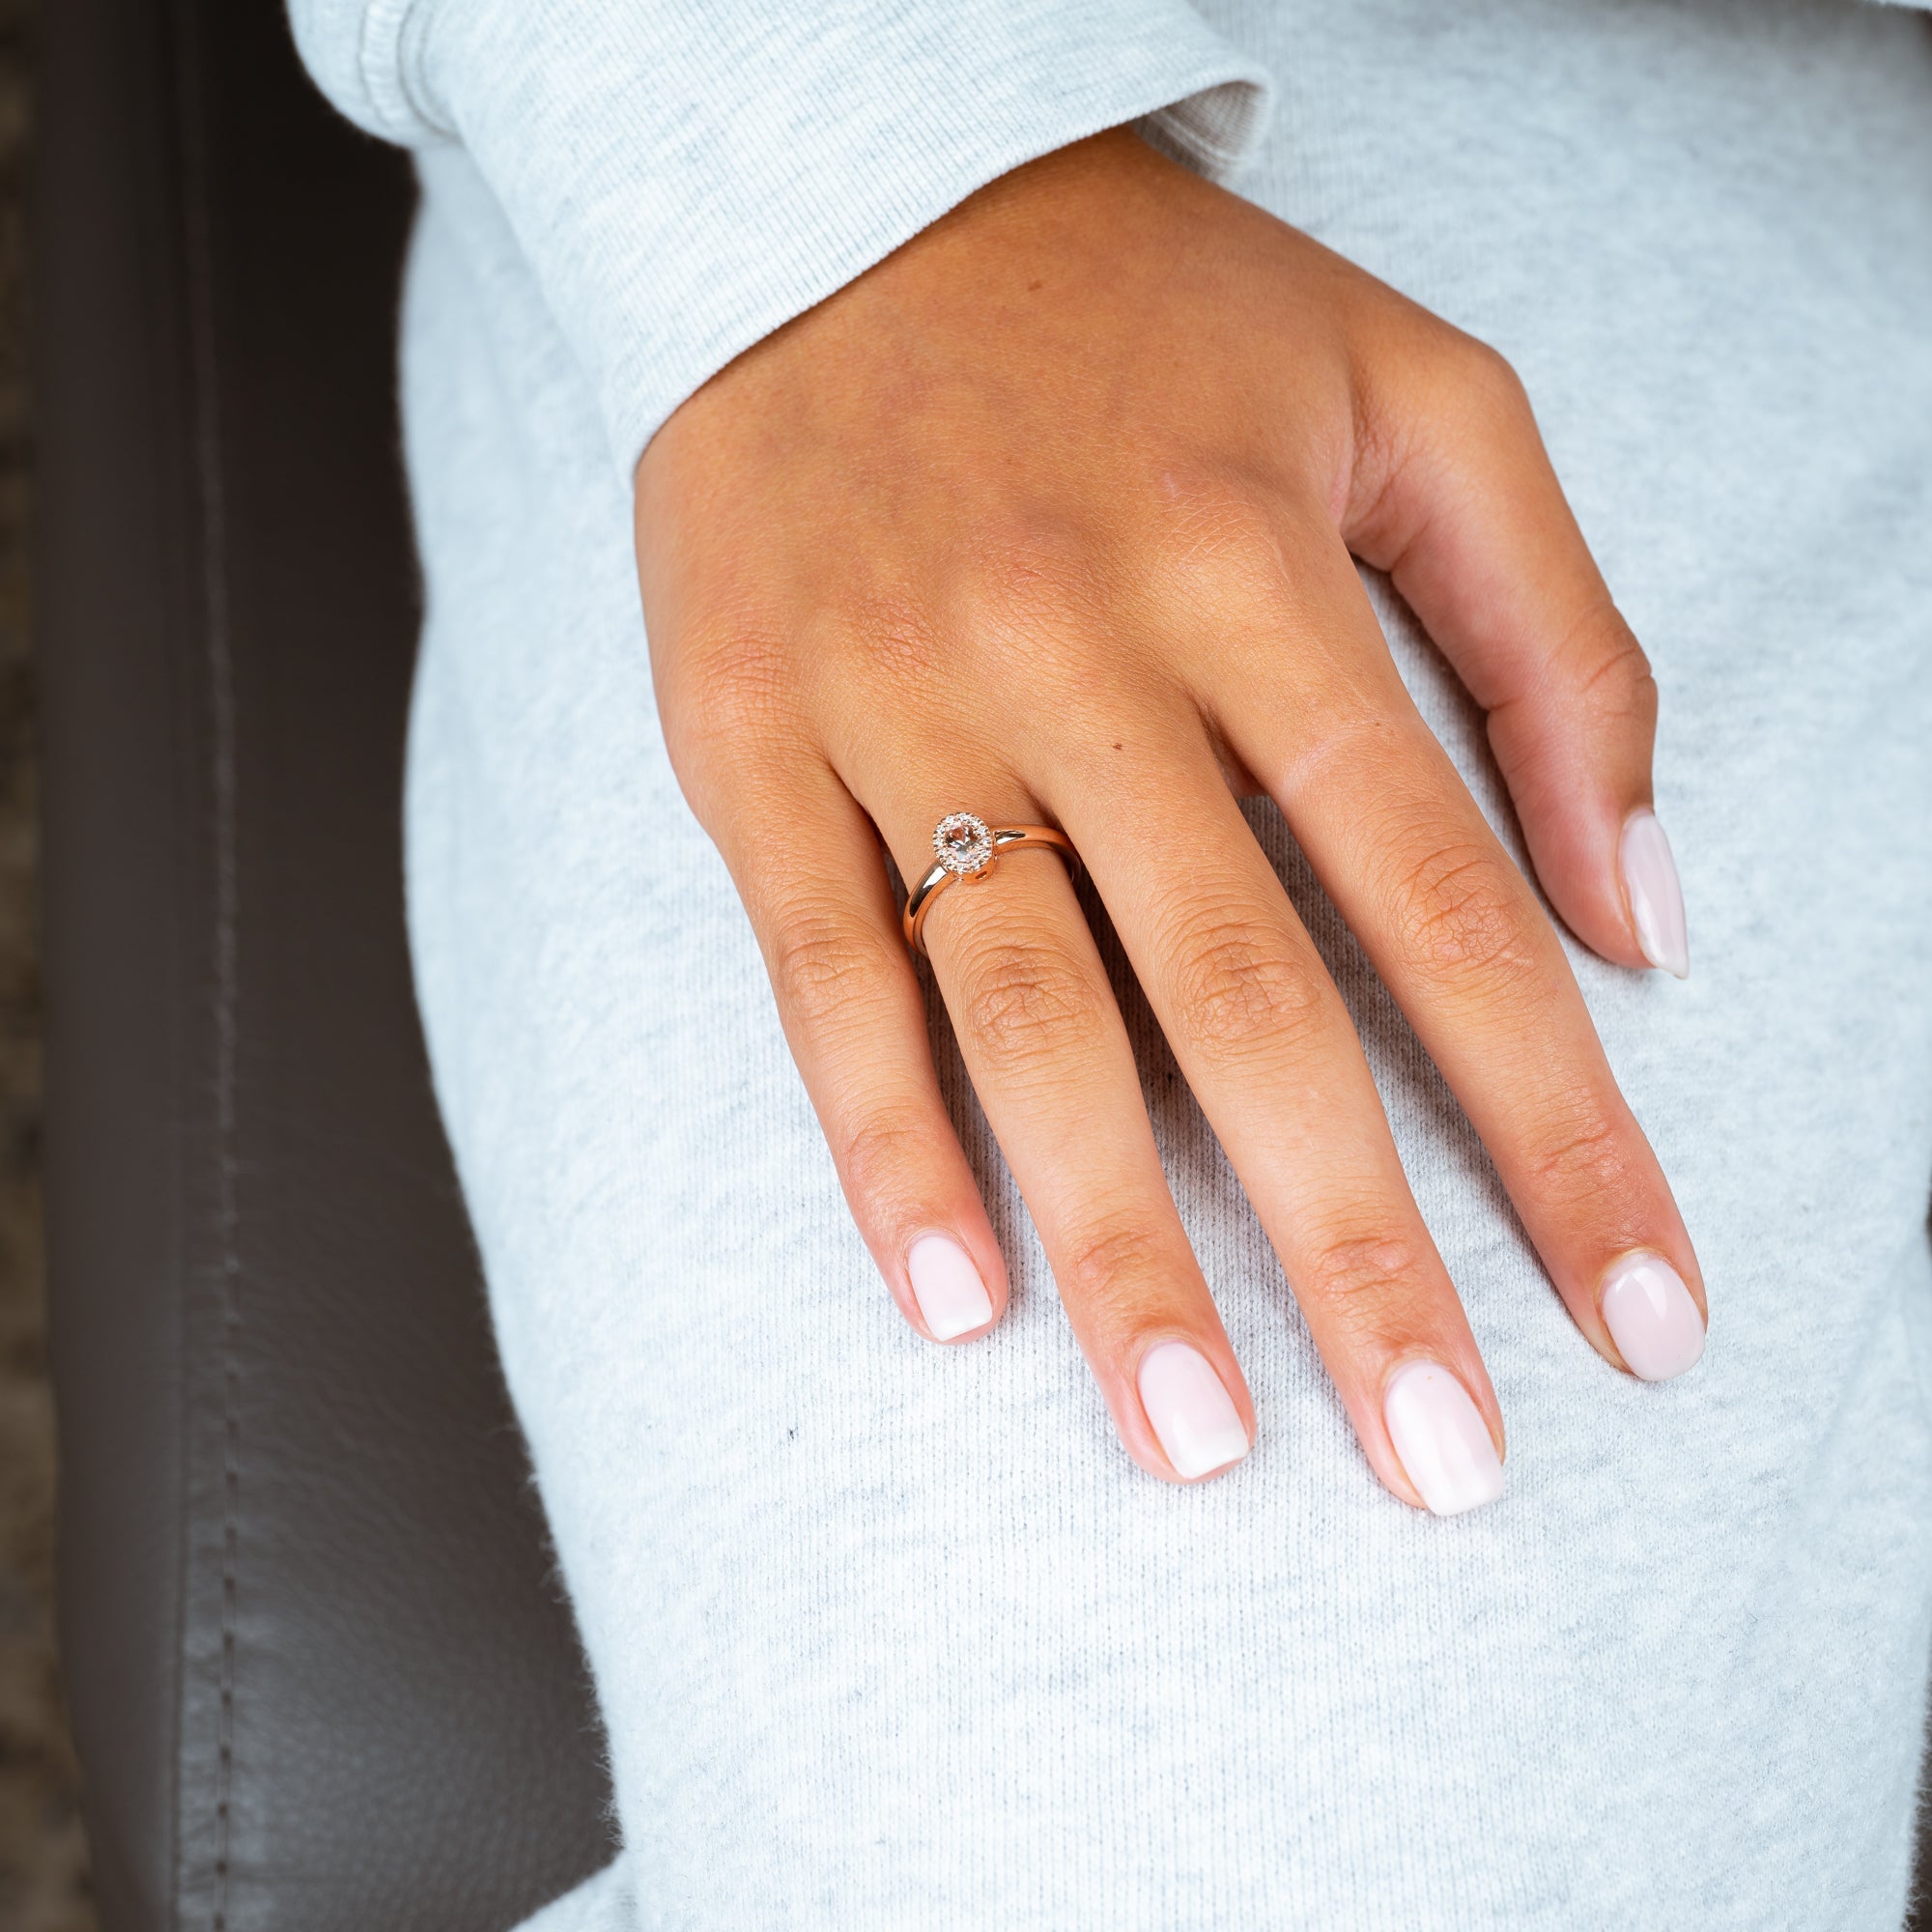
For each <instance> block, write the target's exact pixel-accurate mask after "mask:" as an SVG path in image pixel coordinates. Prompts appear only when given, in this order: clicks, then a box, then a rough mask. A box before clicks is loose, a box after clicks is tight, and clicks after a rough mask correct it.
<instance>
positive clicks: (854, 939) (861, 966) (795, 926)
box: [771, 908, 894, 1033]
mask: <svg viewBox="0 0 1932 1932" xmlns="http://www.w3.org/2000/svg"><path fill="white" fill-rule="evenodd" d="M893 963H894V961H893V960H892V957H891V955H890V954H889V953H888V952H887V948H886V944H885V942H884V941H883V940H882V938H881V937H880V936H879V935H878V934H876V933H874V932H872V931H871V930H870V929H869V928H867V927H866V926H862V925H859V924H857V923H854V922H853V921H851V920H849V919H841V918H838V916H836V915H834V914H832V913H830V912H827V911H822V910H818V909H815V908H793V909H791V910H790V911H789V912H788V913H786V914H785V915H784V916H783V917H781V919H780V921H779V922H778V926H777V931H776V934H775V937H774V938H773V941H772V947H771V976H772V989H773V991H774V992H775V993H776V994H777V996H778V1002H779V1009H780V1010H781V1012H783V1013H785V1014H787V1015H788V1016H789V1017H790V1018H791V1020H792V1021H793V1023H794V1024H796V1025H798V1026H800V1027H801V1028H803V1029H804V1030H805V1031H807V1032H808V1033H822V1032H824V1031H827V1030H828V1029H829V1028H831V1027H833V1026H835V1025H836V1024H838V1022H839V1021H840V1020H842V1019H846V1018H849V1017H850V1016H851V1015H852V1014H853V1012H854V1011H855V1009H856V1006H857V998H858V996H859V995H861V994H863V993H866V992H868V991H870V990H871V989H872V988H874V987H876V986H877V985H878V984H879V983H880V982H881V980H883V979H884V977H885V975H886V974H887V972H888V971H890V969H891V967H892V965H893Z"/></svg>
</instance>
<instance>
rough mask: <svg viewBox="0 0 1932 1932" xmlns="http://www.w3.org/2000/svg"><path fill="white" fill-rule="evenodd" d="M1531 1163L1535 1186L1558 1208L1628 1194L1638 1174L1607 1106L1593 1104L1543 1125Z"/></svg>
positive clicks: (1533, 1143) (1534, 1142)
mask: <svg viewBox="0 0 1932 1932" xmlns="http://www.w3.org/2000/svg"><path fill="white" fill-rule="evenodd" d="M1528 1163H1529V1179H1530V1185H1531V1186H1532V1187H1533V1188H1534V1190H1535V1191H1536V1193H1537V1194H1538V1195H1539V1196H1540V1197H1541V1198H1542V1199H1544V1200H1545V1201H1547V1202H1548V1203H1550V1204H1552V1205H1553V1206H1556V1207H1564V1206H1570V1205H1581V1204H1583V1203H1585V1202H1593V1201H1602V1200H1604V1199H1605V1198H1608V1197H1614V1196H1616V1195H1618V1194H1621V1193H1626V1192H1628V1191H1630V1190H1631V1189H1632V1188H1633V1187H1634V1185H1635V1183H1636V1181H1637V1179H1638V1176H1637V1172H1636V1166H1635V1162H1634V1160H1633V1158H1632V1151H1631V1149H1630V1147H1629V1145H1628V1139H1627V1136H1626V1135H1625V1134H1623V1133H1622V1132H1621V1131H1619V1129H1618V1126H1617V1123H1616V1122H1614V1121H1613V1120H1611V1119H1610V1118H1609V1117H1608V1116H1607V1115H1606V1114H1605V1113H1604V1112H1603V1111H1602V1109H1600V1108H1598V1107H1595V1106H1589V1105H1585V1106H1584V1107H1582V1108H1581V1109H1580V1110H1578V1111H1575V1112H1572V1113H1569V1114H1567V1115H1566V1116H1565V1117H1563V1118H1562V1119H1561V1120H1560V1121H1559V1122H1556V1123H1554V1124H1552V1125H1549V1126H1546V1127H1544V1128H1542V1129H1541V1130H1539V1131H1538V1132H1537V1133H1536V1134H1535V1135H1534V1136H1533V1137H1532V1140H1531V1143H1530V1147H1529V1151H1528Z"/></svg>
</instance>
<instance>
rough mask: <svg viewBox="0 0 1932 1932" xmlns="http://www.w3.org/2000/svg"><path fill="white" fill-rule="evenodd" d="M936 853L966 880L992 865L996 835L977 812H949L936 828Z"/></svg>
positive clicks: (955, 873) (945, 864) (947, 867)
mask: <svg viewBox="0 0 1932 1932" xmlns="http://www.w3.org/2000/svg"><path fill="white" fill-rule="evenodd" d="M932 850H933V854H934V856H935V857H936V858H937V859H938V861H939V863H940V864H941V865H942V866H944V867H946V869H947V870H948V871H949V872H951V873H952V874H953V875H954V877H956V878H966V877H969V876H971V874H973V873H975V872H983V871H984V870H985V869H986V867H988V866H989V865H991V864H992V862H993V835H992V832H991V831H990V830H989V829H988V827H987V824H986V821H985V820H984V819H983V818H980V816H978V815H977V814H976V813H974V812H971V811H949V812H948V813H947V814H946V816H945V817H944V818H942V819H941V820H940V821H939V823H938V824H937V825H936V826H935V827H934V828H933V833H932Z"/></svg>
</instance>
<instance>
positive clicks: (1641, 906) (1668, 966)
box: [1617, 809, 1690, 980]
mask: <svg viewBox="0 0 1932 1932" xmlns="http://www.w3.org/2000/svg"><path fill="white" fill-rule="evenodd" d="M1617 868H1618V870H1619V871H1621V872H1622V873H1623V877H1624V892H1625V894H1626V895H1627V896H1628V897H1629V899H1630V909H1631V923H1633V924H1634V926H1635V927H1636V943H1637V945H1638V946H1639V947H1640V948H1641V949H1642V951H1643V956H1644V957H1645V958H1646V959H1648V960H1649V961H1650V963H1651V964H1652V965H1653V966H1661V967H1662V969H1663V970H1664V971H1665V972H1666V973H1674V974H1676V976H1677V977H1678V978H1679V979H1680V980H1683V979H1686V978H1688V977H1689V976H1690V936H1689V934H1688V933H1687V932H1686V930H1685V926H1684V890H1683V888H1682V887H1681V886H1680V885H1679V884H1678V883H1677V862H1676V860H1674V859H1673V858H1672V857H1671V856H1670V840H1669V839H1668V838H1665V837H1664V836H1663V827H1662V826H1661V825H1660V824H1659V823H1658V822H1657V813H1656V812H1654V811H1651V810H1648V809H1645V810H1638V811H1634V812H1632V813H1631V815H1630V816H1629V817H1628V818H1627V819H1625V820H1624V830H1623V837H1622V838H1619V839H1618V841H1617Z"/></svg>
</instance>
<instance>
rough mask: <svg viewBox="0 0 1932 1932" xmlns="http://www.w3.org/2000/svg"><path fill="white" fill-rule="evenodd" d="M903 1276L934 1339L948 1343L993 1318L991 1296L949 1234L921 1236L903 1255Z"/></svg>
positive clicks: (976, 1271) (971, 1258) (970, 1260)
mask: <svg viewBox="0 0 1932 1932" xmlns="http://www.w3.org/2000/svg"><path fill="white" fill-rule="evenodd" d="M906 1273H907V1275H908V1276H910V1277H911V1280H912V1292H913V1296H914V1298H915V1299H916V1300H917V1301H918V1303H919V1312H920V1313H921V1314H922V1315H923V1316H924V1317H925V1325H926V1326H927V1327H928V1328H929V1329H930V1330H931V1331H932V1333H933V1336H934V1338H935V1339H936V1340H938V1341H941V1342H950V1341H952V1338H953V1336H955V1335H963V1334H965V1333H966V1332H967V1330H968V1329H970V1328H983V1327H984V1326H985V1324H986V1323H987V1322H988V1321H991V1320H992V1319H993V1297H992V1296H991V1295H990V1294H988V1293H986V1284H985V1283H984V1282H983V1281H981V1280H980V1270H979V1269H978V1268H976V1267H975V1266H974V1265H973V1257H972V1256H971V1255H969V1254H968V1253H967V1252H966V1250H965V1249H964V1248H962V1247H961V1246H960V1245H959V1243H958V1242H957V1241H955V1240H954V1239H952V1236H950V1235H922V1236H920V1237H919V1239H918V1240H916V1241H915V1242H914V1243H913V1244H912V1251H911V1252H910V1253H909V1254H908V1255H907V1256H906Z"/></svg>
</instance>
